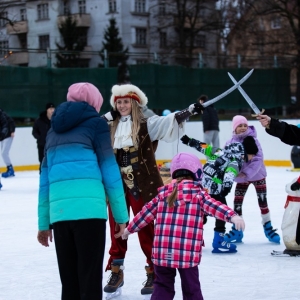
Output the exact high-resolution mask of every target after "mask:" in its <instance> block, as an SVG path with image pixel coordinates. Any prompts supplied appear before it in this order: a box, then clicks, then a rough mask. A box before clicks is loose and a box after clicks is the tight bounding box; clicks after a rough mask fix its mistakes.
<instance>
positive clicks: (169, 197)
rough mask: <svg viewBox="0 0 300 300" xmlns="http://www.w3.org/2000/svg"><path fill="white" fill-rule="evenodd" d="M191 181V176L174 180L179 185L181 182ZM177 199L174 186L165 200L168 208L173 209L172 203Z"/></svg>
mask: <svg viewBox="0 0 300 300" xmlns="http://www.w3.org/2000/svg"><path fill="white" fill-rule="evenodd" d="M185 179H187V180H193V177H192V176H181V177H178V178H176V183H177V184H178V183H180V182H181V181H182V180H185ZM176 199H177V185H176V186H175V188H174V190H173V192H172V193H171V195H170V196H168V198H167V203H168V206H169V207H174V202H175V201H176Z"/></svg>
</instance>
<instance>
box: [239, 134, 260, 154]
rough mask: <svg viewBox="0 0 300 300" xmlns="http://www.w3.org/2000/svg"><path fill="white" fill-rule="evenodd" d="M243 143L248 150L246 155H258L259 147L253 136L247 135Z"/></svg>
mask: <svg viewBox="0 0 300 300" xmlns="http://www.w3.org/2000/svg"><path fill="white" fill-rule="evenodd" d="M242 144H243V146H244V150H245V152H246V153H245V155H247V154H253V155H256V154H257V152H258V148H257V145H256V143H255V140H254V138H253V137H252V136H246V137H245V138H244V141H243V143H242Z"/></svg>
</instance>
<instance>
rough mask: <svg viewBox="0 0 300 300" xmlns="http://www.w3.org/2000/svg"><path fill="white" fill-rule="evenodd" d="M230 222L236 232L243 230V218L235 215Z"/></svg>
mask: <svg viewBox="0 0 300 300" xmlns="http://www.w3.org/2000/svg"><path fill="white" fill-rule="evenodd" d="M231 222H232V223H233V224H234V226H235V229H236V230H241V231H244V230H245V222H244V220H243V218H241V217H240V216H238V215H235V216H233V217H232V218H231Z"/></svg>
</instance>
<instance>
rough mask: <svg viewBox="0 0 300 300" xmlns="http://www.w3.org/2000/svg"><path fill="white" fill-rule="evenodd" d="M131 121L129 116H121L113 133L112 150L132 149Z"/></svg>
mask: <svg viewBox="0 0 300 300" xmlns="http://www.w3.org/2000/svg"><path fill="white" fill-rule="evenodd" d="M131 132H132V121H131V116H130V115H129V116H122V117H121V119H120V121H119V124H118V126H117V130H116V133H115V141H114V149H121V148H124V147H132V146H133V142H132V136H131Z"/></svg>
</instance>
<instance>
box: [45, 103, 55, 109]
mask: <svg viewBox="0 0 300 300" xmlns="http://www.w3.org/2000/svg"><path fill="white" fill-rule="evenodd" d="M51 107H53V108H55V104H54V103H51V102H49V103H47V104H46V110H47V109H48V108H51Z"/></svg>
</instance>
